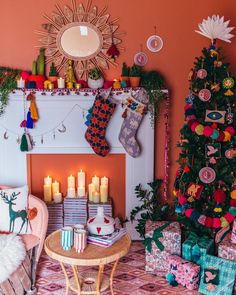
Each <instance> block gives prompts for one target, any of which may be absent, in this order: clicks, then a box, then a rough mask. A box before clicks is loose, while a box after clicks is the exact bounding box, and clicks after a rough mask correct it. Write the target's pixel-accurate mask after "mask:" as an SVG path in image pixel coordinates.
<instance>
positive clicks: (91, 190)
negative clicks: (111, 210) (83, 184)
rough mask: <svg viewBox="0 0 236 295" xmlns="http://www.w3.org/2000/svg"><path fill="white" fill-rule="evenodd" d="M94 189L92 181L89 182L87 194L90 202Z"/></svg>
mask: <svg viewBox="0 0 236 295" xmlns="http://www.w3.org/2000/svg"><path fill="white" fill-rule="evenodd" d="M95 191H96V188H95V185H94V184H93V183H90V184H89V185H88V194H89V201H90V202H92V201H93V195H94V193H95Z"/></svg>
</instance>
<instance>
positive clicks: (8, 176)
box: [0, 89, 154, 238]
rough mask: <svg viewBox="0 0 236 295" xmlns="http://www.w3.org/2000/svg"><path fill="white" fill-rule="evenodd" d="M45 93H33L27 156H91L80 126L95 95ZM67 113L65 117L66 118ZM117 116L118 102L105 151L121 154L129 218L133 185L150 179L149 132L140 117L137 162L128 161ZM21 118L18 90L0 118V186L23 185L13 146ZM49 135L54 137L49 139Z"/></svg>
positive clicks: (20, 155) (20, 157)
mask: <svg viewBox="0 0 236 295" xmlns="http://www.w3.org/2000/svg"><path fill="white" fill-rule="evenodd" d="M28 93H29V92H28ZM51 93H52V92H45V95H42V94H41V92H40V91H37V92H36V94H35V95H36V102H37V106H38V110H39V116H40V119H39V121H38V122H37V123H36V124H35V129H32V130H30V134H31V136H32V137H33V140H34V142H35V146H34V148H33V150H32V151H30V153H31V154H33V153H36V154H44V153H45V154H50V153H51V154H57V153H58V154H59V153H60V154H74V153H78V154H90V153H91V154H93V153H94V152H93V150H92V148H91V147H90V145H89V144H88V143H87V141H86V140H85V138H84V134H85V131H86V129H87V126H86V125H85V124H84V122H85V117H86V115H87V111H86V110H88V109H89V108H90V107H91V106H92V105H93V101H94V97H95V95H94V94H93V93H92V92H89V94H88V95H86V96H85V95H84V93H85V92H80V94H79V95H78V94H75V92H70V94H69V95H59V94H58V93H55V94H54V95H53V96H52V95H51ZM133 93H134V90H132V89H130V90H129V91H128V92H124V91H121V92H118V94H119V95H117V92H114V94H113V97H114V98H115V99H116V100H118V101H119V102H121V101H122V100H124V99H125V98H127V97H128V96H130V95H132V94H133ZM27 103H28V104H29V102H27ZM70 111H71V112H70ZM68 113H70V114H69V115H68V117H67V118H66V115H67V114H68ZM122 113H123V109H122V106H121V103H120V104H118V106H117V107H116V110H115V113H114V114H113V116H112V118H111V121H110V123H109V125H108V128H107V132H106V138H107V140H108V142H109V144H110V147H111V150H110V153H122V154H125V155H126V216H127V217H129V215H130V211H131V210H132V209H133V208H134V207H135V206H137V205H138V201H137V199H136V197H135V195H134V188H135V186H136V185H137V184H139V183H141V184H142V185H143V186H144V187H145V186H146V184H147V183H148V182H150V181H152V180H153V173H154V130H153V128H152V127H151V124H150V118H149V115H146V116H145V117H144V119H143V121H142V124H141V126H140V128H139V131H138V135H137V139H138V141H139V142H140V144H141V146H142V152H141V155H140V156H139V157H137V158H132V157H131V156H129V155H128V154H127V153H126V152H125V150H124V148H123V146H122V145H121V143H120V142H119V139H118V135H119V132H120V127H121V124H122V122H123V118H122ZM23 118H24V96H23V92H22V91H21V90H16V91H15V93H12V94H11V95H10V98H9V103H8V106H7V108H6V112H5V114H4V115H3V116H2V117H1V118H0V151H1V152H0V184H5V185H13V186H17V185H23V184H26V183H27V167H26V166H27V165H26V153H24V152H21V151H20V146H19V144H17V142H16V140H17V137H18V136H19V137H21V135H22V133H23V130H22V128H20V126H19V125H20V122H21V121H22V120H23ZM63 120H64V121H63ZM62 122H63V124H64V125H65V126H66V128H67V130H66V132H65V133H60V132H59V131H58V129H60V127H61V125H62ZM57 125H58V126H57ZM54 131H55V138H54V137H53V133H54ZM5 132H6V134H5V135H6V136H5V137H8V139H5V138H4V133H5ZM41 135H42V136H41ZM42 141H43V142H42ZM131 227H132V226H131ZM131 227H130V228H131ZM132 228H133V227H132ZM132 236H133V238H138V236H137V235H135V233H134V232H133V233H132Z"/></svg>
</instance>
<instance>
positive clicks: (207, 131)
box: [203, 126, 214, 137]
mask: <svg viewBox="0 0 236 295" xmlns="http://www.w3.org/2000/svg"><path fill="white" fill-rule="evenodd" d="M213 132H214V130H213V129H212V128H211V127H210V126H206V127H204V131H203V134H204V136H205V137H210V136H211V135H212V133H213Z"/></svg>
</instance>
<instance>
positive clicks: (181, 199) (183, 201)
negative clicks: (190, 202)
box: [178, 195, 187, 205]
mask: <svg viewBox="0 0 236 295" xmlns="http://www.w3.org/2000/svg"><path fill="white" fill-rule="evenodd" d="M178 202H179V204H180V205H184V204H185V203H187V199H186V198H185V196H183V195H180V196H179V197H178Z"/></svg>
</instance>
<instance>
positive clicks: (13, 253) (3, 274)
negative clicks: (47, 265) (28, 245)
mask: <svg viewBox="0 0 236 295" xmlns="http://www.w3.org/2000/svg"><path fill="white" fill-rule="evenodd" d="M25 254H26V251H25V246H24V243H23V242H22V240H21V238H20V237H19V236H17V235H16V234H9V235H5V234H0V283H2V282H4V281H5V280H6V279H8V278H9V276H10V275H11V274H12V273H13V272H14V271H15V270H16V269H17V268H18V266H19V265H20V264H21V262H22V261H23V260H24V259H25Z"/></svg>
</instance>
